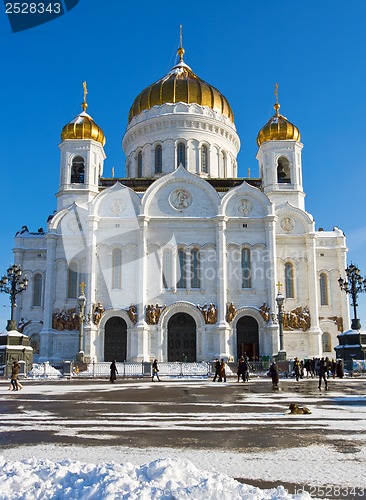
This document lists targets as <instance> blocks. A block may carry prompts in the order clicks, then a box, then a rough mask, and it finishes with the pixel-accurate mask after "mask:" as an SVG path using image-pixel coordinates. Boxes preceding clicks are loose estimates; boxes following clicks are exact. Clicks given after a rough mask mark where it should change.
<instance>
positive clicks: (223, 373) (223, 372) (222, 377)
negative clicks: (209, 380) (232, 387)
mask: <svg viewBox="0 0 366 500" xmlns="http://www.w3.org/2000/svg"><path fill="white" fill-rule="evenodd" d="M223 380H224V382H226V370H225V361H224V360H223V359H221V363H220V369H219V380H218V381H219V382H222V381H223Z"/></svg>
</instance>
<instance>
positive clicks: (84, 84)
mask: <svg viewBox="0 0 366 500" xmlns="http://www.w3.org/2000/svg"><path fill="white" fill-rule="evenodd" d="M83 89H84V101H83V104H82V107H83V110H84V111H86V108H87V107H88V104H87V102H86V96H87V95H88V89H87V88H86V82H83Z"/></svg>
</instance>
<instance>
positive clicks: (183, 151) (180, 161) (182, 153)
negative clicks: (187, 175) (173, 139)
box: [177, 143, 186, 168]
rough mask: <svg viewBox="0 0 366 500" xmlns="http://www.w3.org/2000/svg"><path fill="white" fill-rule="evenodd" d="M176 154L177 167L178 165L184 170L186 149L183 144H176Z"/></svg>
mask: <svg viewBox="0 0 366 500" xmlns="http://www.w3.org/2000/svg"><path fill="white" fill-rule="evenodd" d="M177 154H178V158H177V160H178V161H177V163H178V166H179V165H180V164H182V165H183V167H184V168H185V167H186V147H185V145H184V144H182V143H180V144H178V151H177Z"/></svg>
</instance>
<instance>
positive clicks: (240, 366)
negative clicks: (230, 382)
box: [236, 356, 244, 382]
mask: <svg viewBox="0 0 366 500" xmlns="http://www.w3.org/2000/svg"><path fill="white" fill-rule="evenodd" d="M243 369H244V358H243V356H241V357H240V358H239V359H238V370H237V372H236V374H237V376H238V380H237V382H240V378H242V377H243ZM243 380H244V378H243Z"/></svg>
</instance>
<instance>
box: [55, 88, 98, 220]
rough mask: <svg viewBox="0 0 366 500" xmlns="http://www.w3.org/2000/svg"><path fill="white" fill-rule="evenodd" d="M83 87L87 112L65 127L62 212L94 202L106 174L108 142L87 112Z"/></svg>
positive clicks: (85, 92)
mask: <svg viewBox="0 0 366 500" xmlns="http://www.w3.org/2000/svg"><path fill="white" fill-rule="evenodd" d="M83 88H84V100H83V103H82V105H81V106H82V109H83V111H82V112H81V113H80V114H79V115H77V116H76V117H75V118H74V119H73V120H72V121H71V122H70V123H68V124H67V125H65V126H64V128H63V129H62V132H61V141H62V142H61V144H60V145H59V148H60V151H61V164H60V182H59V190H58V193H57V199H58V201H57V210H58V211H59V210H62V209H63V208H65V207H68V206H70V205H71V204H72V203H73V202H78V203H79V204H86V203H88V202H89V201H90V200H92V199H93V198H94V196H95V195H96V194H97V193H98V191H99V188H98V186H99V178H100V177H101V175H102V173H103V164H104V160H105V158H106V155H105V152H104V145H105V142H106V139H105V135H104V132H103V130H102V129H101V128H100V127H99V126H98V125H97V124H96V123H95V122H94V120H93V119H92V117H91V116H90V115H88V113H87V112H86V109H87V107H88V104H87V102H86V96H87V94H88V90H87V86H86V82H84V83H83Z"/></svg>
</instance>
